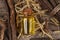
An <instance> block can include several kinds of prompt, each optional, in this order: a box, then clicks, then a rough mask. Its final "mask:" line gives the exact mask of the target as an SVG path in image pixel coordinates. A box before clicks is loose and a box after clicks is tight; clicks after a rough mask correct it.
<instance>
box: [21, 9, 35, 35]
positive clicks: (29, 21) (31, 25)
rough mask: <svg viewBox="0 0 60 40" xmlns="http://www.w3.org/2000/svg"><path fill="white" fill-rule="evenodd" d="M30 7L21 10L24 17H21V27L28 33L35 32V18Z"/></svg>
mask: <svg viewBox="0 0 60 40" xmlns="http://www.w3.org/2000/svg"><path fill="white" fill-rule="evenodd" d="M32 13H33V12H32V9H31V8H26V9H24V10H23V15H24V17H23V18H22V19H23V20H22V22H21V25H22V29H23V33H24V34H30V35H33V34H35V31H34V30H35V18H34V16H33V15H32Z"/></svg>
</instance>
